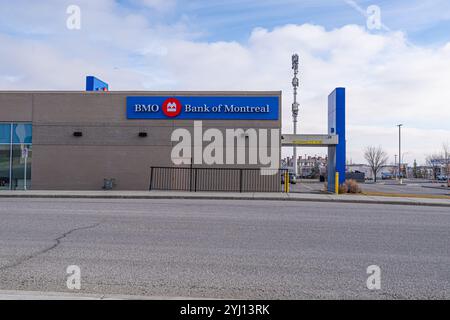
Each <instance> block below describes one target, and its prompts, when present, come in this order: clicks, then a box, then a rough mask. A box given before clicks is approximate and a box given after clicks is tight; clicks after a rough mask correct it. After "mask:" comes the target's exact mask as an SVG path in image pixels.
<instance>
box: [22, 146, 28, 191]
mask: <svg viewBox="0 0 450 320" xmlns="http://www.w3.org/2000/svg"><path fill="white" fill-rule="evenodd" d="M25 152H26V153H25V167H24V169H23V175H24V178H23V190H27V159H28V152H27V151H25Z"/></svg>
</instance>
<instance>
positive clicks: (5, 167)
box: [0, 123, 32, 190]
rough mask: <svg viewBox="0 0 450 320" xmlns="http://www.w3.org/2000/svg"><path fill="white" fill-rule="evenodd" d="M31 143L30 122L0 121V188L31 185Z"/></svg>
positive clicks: (27, 186)
mask: <svg viewBox="0 0 450 320" xmlns="http://www.w3.org/2000/svg"><path fill="white" fill-rule="evenodd" d="M11 129H12V136H11ZM31 143H32V125H31V124H29V123H13V124H11V123H0V190H10V189H12V190H24V189H25V190H26V189H29V188H30V187H31V146H32V145H31Z"/></svg>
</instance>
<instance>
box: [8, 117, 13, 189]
mask: <svg viewBox="0 0 450 320" xmlns="http://www.w3.org/2000/svg"><path fill="white" fill-rule="evenodd" d="M10 126H11V127H10V129H9V130H10V133H11V134H10V139H9V190H12V165H13V163H12V161H13V124H12V123H10Z"/></svg>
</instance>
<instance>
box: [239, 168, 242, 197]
mask: <svg viewBox="0 0 450 320" xmlns="http://www.w3.org/2000/svg"><path fill="white" fill-rule="evenodd" d="M239 192H241V193H242V169H239Z"/></svg>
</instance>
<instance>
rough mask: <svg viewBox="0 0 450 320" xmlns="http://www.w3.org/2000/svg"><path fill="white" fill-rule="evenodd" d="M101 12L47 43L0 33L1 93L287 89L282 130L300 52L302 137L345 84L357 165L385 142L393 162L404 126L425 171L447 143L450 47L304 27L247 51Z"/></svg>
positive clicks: (178, 28)
mask: <svg viewBox="0 0 450 320" xmlns="http://www.w3.org/2000/svg"><path fill="white" fill-rule="evenodd" d="M104 4H108V5H105V6H104V7H102V6H95V7H94V8H93V7H90V6H89V3H86V4H85V5H83V4H81V7H82V10H83V11H82V12H83V15H84V19H85V20H84V22H83V23H84V24H83V25H82V30H81V31H79V32H78V33H77V32H76V31H75V32H74V31H67V30H60V29H58V30H54V28H55V22H54V21H52V22H51V23H49V24H48V25H47V28H45V30H46V33H50V34H54V36H53V37H46V38H43V39H36V38H31V39H30V38H27V37H17V36H8V35H5V34H3V35H2V34H1V33H0V60H1V61H7V62H8V63H3V64H2V65H1V66H0V89H2V90H3V89H15V90H20V89H72V90H80V89H82V88H83V85H84V76H85V75H86V74H96V75H99V76H100V77H101V78H103V79H105V80H106V81H108V82H109V83H110V85H111V88H112V89H113V90H124V89H134V90H139V89H146V90H283V129H284V131H285V132H290V131H291V128H292V127H291V116H290V111H289V110H290V104H291V101H292V89H291V86H290V82H291V78H292V72H291V66H290V57H291V54H292V53H293V52H298V53H299V54H300V57H301V75H300V78H301V88H300V104H301V109H300V110H301V111H300V123H299V125H300V131H301V132H302V133H307V132H308V133H321V132H325V131H326V127H327V124H326V119H327V117H326V112H327V106H326V104H327V95H328V94H329V93H330V92H331V91H332V90H333V89H334V88H335V87H338V86H343V87H346V88H347V124H348V135H347V144H348V151H349V155H348V158H349V159H352V160H353V162H362V161H364V160H363V157H362V154H363V149H364V148H365V146H367V145H382V146H383V147H384V148H385V149H386V150H387V151H388V152H389V153H390V156H391V158H392V159H393V158H394V154H395V153H396V148H397V131H396V127H395V125H396V124H397V123H400V122H401V123H404V124H405V129H404V145H403V150H404V152H407V154H406V155H405V157H406V161H408V162H412V161H413V160H414V159H417V160H418V161H419V162H422V161H423V160H424V158H425V154H426V153H430V152H433V151H435V150H439V149H440V146H441V142H443V141H446V140H449V139H450V107H449V105H448V102H449V101H450V90H448V88H449V87H450V72H448V70H450V49H449V48H450V43H448V44H447V45H445V46H442V47H438V48H421V47H410V46H408V44H407V41H406V39H405V36H404V34H402V33H399V32H393V33H386V34H371V33H369V32H367V31H366V30H365V29H363V28H362V27H358V26H354V25H349V26H345V27H342V28H339V29H335V30H325V29H324V28H323V27H320V26H315V25H309V24H304V25H286V26H281V27H278V28H275V29H274V30H271V31H269V30H265V29H261V28H257V29H255V30H253V32H252V33H251V35H250V37H249V39H248V41H246V42H244V43H238V42H201V41H192V40H189V39H191V34H190V33H189V32H190V31H191V30H189V27H188V26H187V25H186V24H184V23H182V22H181V23H180V22H178V23H174V24H167V25H152V24H151V23H149V22H148V21H147V20H146V19H144V18H143V16H141V15H136V14H131V13H128V14H124V13H123V12H120V10H119V8H117V6H115V5H114V3H113V2H111V1H106V0H104ZM147 4H148V5H158V1H156V2H155V1H149V2H147ZM62 13H63V14H64V11H62ZM63 17H64V16H63ZM94 17H95V18H94ZM98 17H101V19H98ZM35 18H36V17H35ZM36 19H37V18H36ZM46 19H48V17H47V18H46ZM60 20H61V21H60V23H61V25H62V26H64V25H65V21H64V19H60ZM58 23H59V22H58ZM36 24H39V25H42V26H46V24H45V21H40V20H39V19H37V21H36ZM58 25H59V24H58ZM61 28H62V27H61ZM102 30H106V31H102ZM308 151H309V150H308ZM324 151H325V150H318V152H324ZM303 153H304V152H303V151H300V154H303Z"/></svg>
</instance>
